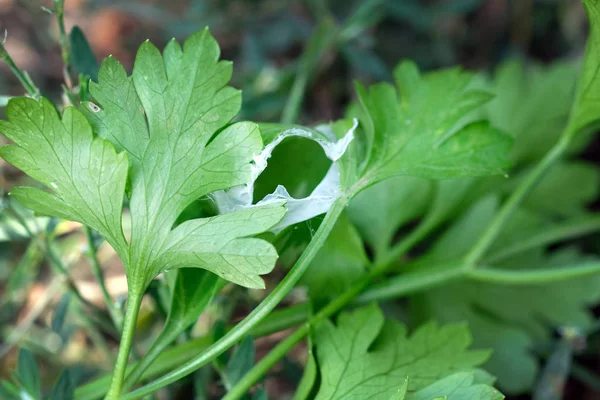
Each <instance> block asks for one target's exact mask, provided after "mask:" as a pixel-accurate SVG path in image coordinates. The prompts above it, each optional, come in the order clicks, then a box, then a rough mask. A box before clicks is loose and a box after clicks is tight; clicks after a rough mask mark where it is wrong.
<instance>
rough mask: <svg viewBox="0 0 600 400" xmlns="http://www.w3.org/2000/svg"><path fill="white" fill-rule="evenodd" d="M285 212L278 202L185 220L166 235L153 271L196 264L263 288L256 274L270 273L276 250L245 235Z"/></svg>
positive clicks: (240, 282) (230, 279) (246, 284)
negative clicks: (214, 215)
mask: <svg viewBox="0 0 600 400" xmlns="http://www.w3.org/2000/svg"><path fill="white" fill-rule="evenodd" d="M284 214H285V209H284V208H283V207H282V206H281V204H275V205H270V206H262V207H254V208H246V209H242V210H240V211H234V212H231V213H228V214H223V215H218V216H216V217H211V218H202V219H196V220H191V221H186V222H184V223H182V224H181V225H179V226H178V227H177V228H175V229H174V230H173V231H172V232H171V233H170V235H169V236H168V237H167V238H166V240H165V243H164V244H163V247H162V254H160V256H159V257H158V258H157V260H156V261H155V262H154V264H153V266H154V268H155V272H156V273H158V272H159V271H160V270H161V269H163V270H169V269H174V268H184V267H197V268H203V269H206V270H208V271H211V272H213V273H215V274H217V275H219V276H221V277H223V278H224V279H227V280H229V281H231V282H234V283H237V284H239V285H242V286H246V287H250V288H259V289H263V288H264V282H263V280H262V279H261V278H260V277H259V275H261V274H265V273H269V272H271V270H272V269H273V266H274V265H275V261H276V260H277V252H276V251H275V248H274V247H273V246H272V245H271V244H270V243H268V242H266V241H264V240H261V239H254V238H246V236H252V235H256V234H259V233H261V232H264V231H266V230H267V229H269V228H270V227H271V226H273V225H275V224H276V223H277V222H278V221H279V220H281V218H282V217H283V215H284Z"/></svg>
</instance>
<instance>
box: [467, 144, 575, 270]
mask: <svg viewBox="0 0 600 400" xmlns="http://www.w3.org/2000/svg"><path fill="white" fill-rule="evenodd" d="M568 146H569V138H568V137H567V136H565V135H563V136H562V137H561V138H560V140H559V141H558V142H557V143H556V144H555V145H554V147H552V149H551V150H550V151H549V152H548V153H547V154H546V155H545V156H544V158H543V159H542V161H540V163H539V164H538V165H536V167H535V168H534V170H533V171H531V173H530V174H529V175H528V176H527V177H526V178H525V180H524V181H523V182H521V184H520V185H519V186H518V187H517V189H516V190H515V191H514V192H513V193H512V195H511V196H510V197H509V198H508V200H507V201H506V202H505V203H504V204H503V206H502V208H501V209H500V211H499V212H498V213H497V214H496V215H495V217H494V219H493V220H492V222H491V224H490V225H488V227H487V229H486V230H485V232H484V233H483V235H482V236H481V237H480V239H479V240H478V241H477V242H476V243H475V245H474V246H473V247H472V248H471V251H469V253H468V254H467V255H466V257H465V262H466V264H467V265H469V266H471V267H473V266H474V265H475V264H476V263H477V262H478V261H479V260H480V258H481V257H482V256H483V255H484V253H485V252H486V251H487V250H488V248H489V247H490V246H491V245H492V243H493V242H494V240H495V239H496V237H497V236H498V234H499V233H500V231H501V230H502V228H503V227H504V224H505V223H506V221H507V220H508V218H509V217H510V216H511V215H512V214H513V212H514V211H515V210H516V209H517V207H518V206H519V205H520V204H521V203H522V202H523V199H525V197H526V196H527V194H529V192H530V191H531V189H533V188H534V187H535V185H536V184H537V183H538V182H539V181H540V180H541V179H542V177H543V176H544V175H545V174H546V172H547V171H548V170H549V169H550V167H552V166H553V165H554V163H555V162H556V161H557V160H558V159H560V157H561V156H562V155H563V154H564V152H565V151H566V150H567V148H568Z"/></svg>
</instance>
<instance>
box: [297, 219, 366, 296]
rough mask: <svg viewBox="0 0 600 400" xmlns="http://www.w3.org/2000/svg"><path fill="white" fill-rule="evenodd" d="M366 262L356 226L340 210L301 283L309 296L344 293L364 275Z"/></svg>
mask: <svg viewBox="0 0 600 400" xmlns="http://www.w3.org/2000/svg"><path fill="white" fill-rule="evenodd" d="M368 263H369V260H368V258H367V255H366V253H365V250H364V246H363V243H362V240H361V239H360V236H359V235H358V232H357V231H356V228H355V227H354V226H353V225H352V224H351V223H350V220H349V219H348V216H347V215H346V214H342V215H341V216H340V218H339V219H338V220H337V222H336V224H335V226H334V227H333V230H332V231H331V233H330V234H329V237H327V240H326V241H325V244H324V245H323V247H321V249H320V250H319V252H318V253H317V255H316V256H315V258H314V259H313V261H312V263H311V264H310V267H309V268H308V270H307V271H306V272H305V273H304V275H303V277H302V280H301V283H302V284H304V285H306V286H307V287H308V291H309V296H310V297H311V298H312V299H327V298H332V297H335V296H338V295H340V294H342V293H344V292H345V291H346V290H348V289H349V288H350V286H351V285H352V283H354V282H355V281H356V280H357V279H358V278H360V277H361V276H362V275H364V274H365V272H366V270H365V266H366V265H368Z"/></svg>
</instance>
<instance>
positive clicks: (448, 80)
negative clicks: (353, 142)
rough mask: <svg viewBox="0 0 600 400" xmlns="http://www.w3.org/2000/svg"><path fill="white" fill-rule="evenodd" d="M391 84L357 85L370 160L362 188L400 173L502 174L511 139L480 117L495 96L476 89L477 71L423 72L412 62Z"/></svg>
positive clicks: (431, 175)
mask: <svg viewBox="0 0 600 400" xmlns="http://www.w3.org/2000/svg"><path fill="white" fill-rule="evenodd" d="M394 77H395V80H396V85H397V86H398V88H399V90H400V98H399V97H398V93H397V91H396V89H395V88H394V87H393V86H392V85H390V84H387V83H382V84H376V85H373V86H372V87H370V88H369V89H368V90H367V89H365V88H364V87H362V86H361V85H357V92H358V95H359V99H360V102H361V104H362V106H363V109H364V110H363V111H364V112H363V113H360V114H361V115H362V117H363V118H362V121H361V122H362V123H363V126H364V130H365V140H364V142H365V145H364V147H365V151H364V161H363V165H362V167H361V176H362V178H361V179H360V181H359V183H358V190H361V189H363V188H365V187H367V186H369V185H371V184H373V183H376V182H379V181H381V180H384V179H386V178H388V177H390V176H394V175H413V176H421V177H425V178H433V179H442V178H451V177H457V176H466V175H469V176H478V175H489V174H500V173H502V172H503V171H504V169H505V168H507V167H508V160H507V157H506V156H507V152H508V149H509V147H510V145H511V142H512V141H511V138H510V137H509V136H508V135H506V134H504V133H502V132H500V131H498V130H496V129H493V128H491V127H490V126H489V124H488V123H487V122H482V121H479V120H478V112H481V111H482V106H483V105H484V104H485V103H487V102H488V101H489V100H490V99H491V95H490V94H489V93H486V92H484V91H481V90H477V89H473V88H471V87H470V83H471V81H472V79H473V77H474V75H473V74H471V73H468V72H464V71H461V70H460V69H448V70H443V71H440V72H435V73H429V74H425V75H421V74H420V73H419V71H418V69H417V67H416V66H415V65H414V64H413V63H410V62H403V63H401V64H400V65H399V66H398V67H397V68H396V70H395V71H394Z"/></svg>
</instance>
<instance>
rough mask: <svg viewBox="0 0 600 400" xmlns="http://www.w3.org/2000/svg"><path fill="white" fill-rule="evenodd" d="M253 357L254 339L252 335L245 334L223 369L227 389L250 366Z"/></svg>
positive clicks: (238, 379)
mask: <svg viewBox="0 0 600 400" xmlns="http://www.w3.org/2000/svg"><path fill="white" fill-rule="evenodd" d="M254 358H255V352H254V340H253V339H252V337H250V336H246V337H245V338H244V339H243V340H242V342H241V343H240V345H239V346H238V347H237V348H236V349H235V351H234V352H233V355H232V356H231V358H230V359H229V361H228V362H227V366H226V367H225V370H224V371H223V382H224V384H225V387H226V388H227V390H231V388H232V387H233V386H235V384H236V383H238V382H239V381H240V379H242V378H243V377H244V375H246V373H247V372H248V371H249V370H250V368H252V366H253V365H254Z"/></svg>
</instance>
